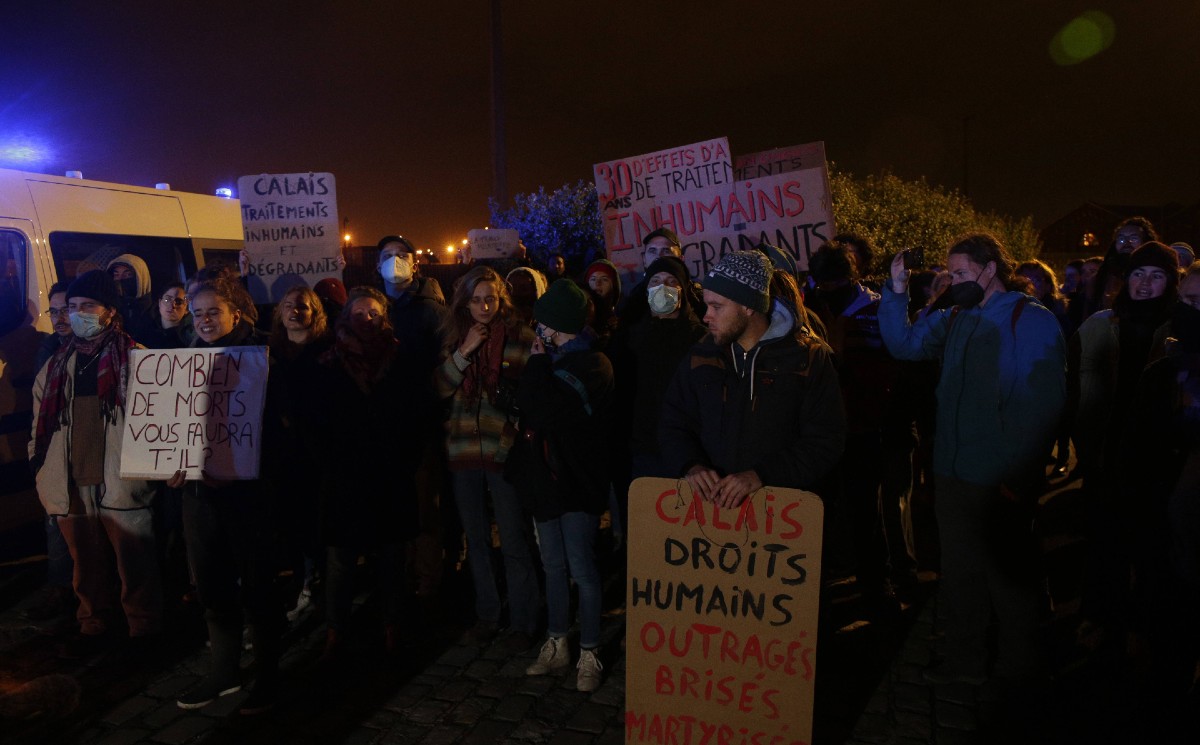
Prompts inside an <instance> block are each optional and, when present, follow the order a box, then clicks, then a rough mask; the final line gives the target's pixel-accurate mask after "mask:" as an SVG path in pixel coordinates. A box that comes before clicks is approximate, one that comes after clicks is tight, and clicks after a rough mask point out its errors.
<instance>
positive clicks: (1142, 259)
mask: <svg viewBox="0 0 1200 745" xmlns="http://www.w3.org/2000/svg"><path fill="white" fill-rule="evenodd" d="M1142 266H1153V267H1157V268H1159V269H1162V270H1163V271H1165V272H1166V273H1167V276H1168V278H1170V277H1171V276H1174V277H1176V278H1178V276H1179V254H1177V253H1175V249H1173V248H1171V247H1170V246H1164V245H1163V244H1161V243H1159V242H1158V241H1149V242H1147V243H1143V244H1142V245H1140V246H1138V247H1137V250H1136V251H1134V252H1133V253H1131V254H1129V259H1128V263H1126V264H1125V278H1126V279H1128V278H1129V275H1130V273H1131V272H1133V270H1134V269H1137V268H1138V267H1142ZM1170 284H1172V285H1173V284H1175V283H1170Z"/></svg>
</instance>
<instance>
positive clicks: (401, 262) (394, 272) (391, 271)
mask: <svg viewBox="0 0 1200 745" xmlns="http://www.w3.org/2000/svg"><path fill="white" fill-rule="evenodd" d="M379 273H380V274H382V275H383V279H384V281H385V282H391V283H392V284H394V285H401V284H404V283H405V282H407V281H409V280H410V279H412V275H413V266H412V262H411V261H409V259H408V257H407V256H393V257H392V258H391V260H390V261H385V262H383V263H382V264H380V265H379Z"/></svg>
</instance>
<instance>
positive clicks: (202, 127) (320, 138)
mask: <svg viewBox="0 0 1200 745" xmlns="http://www.w3.org/2000/svg"><path fill="white" fill-rule="evenodd" d="M1088 10H1098V11H1103V12H1104V13H1106V14H1107V15H1108V16H1109V17H1110V18H1111V19H1112V21H1113V26H1114V28H1115V33H1114V34H1113V36H1112V39H1111V45H1110V46H1109V47H1108V48H1107V49H1105V50H1103V51H1101V52H1099V54H1096V55H1095V56H1094V57H1091V58H1090V59H1087V60H1086V61H1083V62H1081V63H1079V64H1074V65H1069V66H1063V65H1060V64H1056V62H1055V61H1054V60H1053V59H1052V57H1051V53H1050V44H1051V40H1052V39H1053V38H1054V37H1055V35H1056V34H1057V33H1058V32H1059V31H1060V30H1061V29H1062V28H1063V27H1064V26H1065V25H1066V24H1067V23H1069V22H1070V21H1071V20H1072V19H1073V18H1075V17H1076V16H1077V15H1079V14H1080V13H1082V12H1084V11H1088ZM489 23H490V21H489V4H488V3H487V2H486V1H484V0H466V1H464V2H447V3H428V2H366V1H365V0H341V1H340V2H336V3H335V2H304V1H302V0H301V1H295V2H253V3H204V4H196V3H187V2H170V3H163V2H153V3H151V2H141V1H140V0H139V1H138V2H121V0H115V2H113V3H84V2H78V3H60V2H53V1H52V0H50V1H47V2H43V3H28V4H25V5H24V6H22V7H21V9H20V14H19V15H12V14H10V15H9V17H8V22H7V23H6V24H5V25H6V33H5V39H4V43H3V45H0V166H3V167H9V168H21V169H24V170H31V171H40V172H46V173H56V174H60V175H61V174H62V173H63V172H64V171H67V170H81V171H83V174H84V176H85V177H87V178H94V179H99V180H104V181H118V182H127V183H136V184H145V185H153V184H154V183H155V182H158V181H167V182H169V183H170V184H171V185H172V187H173V188H176V189H182V190H187V191H199V192H205V193H212V192H213V191H214V190H215V189H216V188H217V187H220V186H235V185H236V180H237V177H238V176H239V175H244V174H251V173H260V172H271V173H282V172H294V171H310V170H314V171H331V172H333V173H334V174H335V176H336V177H337V183H338V196H339V205H340V210H341V213H342V216H343V217H348V218H349V220H350V222H349V230H350V232H351V233H353V235H354V241H355V243H358V244H364V243H374V242H375V241H376V240H377V239H378V237H379V236H380V235H382V234H384V233H391V232H400V233H403V234H405V235H407V236H409V237H410V238H412V239H414V240H415V241H416V242H417V243H418V245H421V246H425V247H442V246H444V245H445V244H447V243H449V242H457V240H458V239H461V238H462V237H463V236H464V235H465V233H466V231H467V230H468V229H470V228H472V227H482V226H483V225H484V224H485V223H486V220H487V207H486V200H487V196H488V193H489V191H490V189H491V155H490V127H489V113H488V112H489V109H488V106H489V56H490V51H489V41H488V40H489ZM504 29H505V34H504V44H505V65H506V95H507V99H508V102H507V103H508V105H507V111H508V123H507V126H508V164H509V165H508V168H509V191H510V193H516V192H525V191H530V190H535V189H536V188H537V187H538V186H539V185H543V186H546V187H547V188H548V189H552V188H555V187H557V186H559V185H561V184H563V183H566V182H574V181H576V180H579V179H590V178H591V173H592V171H591V167H592V164H593V163H596V162H599V161H602V160H610V159H613V158H618V157H622V156H630V155H637V154H640V153H645V152H651V151H655V150H660V149H665V148H669V147H673V146H676V145H682V144H686V143H690V142H696V141H699V140H704V139H708V138H711V137H719V136H722V135H724V136H728V137H729V138H730V142H731V145H732V147H733V150H734V153H735V154H736V153H746V152H753V151H756V150H764V149H767V148H771V147H777V146H784V145H793V144H799V143H803V142H811V141H814V140H824V141H825V143H826V152H827V154H828V157H829V158H830V160H832V161H833V162H835V163H836V164H837V166H838V167H839V168H841V169H843V170H849V171H851V172H853V173H856V174H858V175H866V174H868V173H871V172H876V171H879V170H880V169H884V168H889V169H891V170H892V171H894V172H896V173H898V174H899V175H901V176H904V177H919V176H922V175H923V176H925V177H926V178H928V180H929V181H931V182H932V183H937V184H943V185H946V186H951V187H960V188H961V187H962V186H963V179H964V162H965V163H966V164H967V174H968V182H967V187H968V193H969V195H970V196H971V197H972V199H973V200H974V201H975V203H976V205H977V206H979V207H981V208H983V209H989V210H996V211H1000V212H1004V213H1007V214H1011V215H1025V214H1030V215H1032V216H1033V217H1034V220H1035V223H1036V224H1037V225H1038V226H1041V225H1044V224H1045V223H1047V222H1049V221H1051V220H1053V219H1054V218H1056V217H1058V216H1059V215H1061V214H1062V213H1064V212H1066V211H1068V210H1070V209H1071V208H1073V207H1075V206H1077V205H1078V204H1080V203H1082V202H1084V201H1087V200H1094V201H1098V202H1101V203H1118V204H1159V203H1166V202H1177V203H1181V204H1191V203H1194V202H1195V201H1197V200H1198V199H1200V188H1198V187H1197V177H1198V176H1200V145H1198V144H1197V136H1196V132H1197V131H1198V129H1200V127H1198V126H1197V123H1198V122H1200V104H1198V94H1200V85H1198V83H1200V52H1198V51H1197V47H1198V45H1200V42H1198V40H1197V35H1196V32H1197V31H1198V30H1200V3H1195V2H1183V1H1181V0H1176V1H1173V2H1109V3H1105V4H1087V3H1076V2H1043V1H1042V0H1018V1H1014V2H1002V3H997V2H937V3H934V2H907V3H901V2H895V1H894V0H892V1H890V2H887V1H882V0H880V1H875V2H856V1H854V0H845V1H842V2H824V3H817V2H803V1H800V0H782V1H764V2H746V3H708V2H688V3H678V2H660V3H653V2H644V1H643V2H609V3H577V2H563V0H553V1H550V0H521V1H520V2H516V1H515V0H509V2H507V3H505V15H504ZM964 128H965V134H966V137H965V141H966V151H965V155H966V157H965V158H964Z"/></svg>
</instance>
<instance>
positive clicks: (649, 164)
mask: <svg viewBox="0 0 1200 745" xmlns="http://www.w3.org/2000/svg"><path fill="white" fill-rule="evenodd" d="M693 164H697V165H693ZM593 173H594V176H595V179H596V190H597V194H598V196H599V200H600V211H601V216H602V217H603V219H604V240H605V246H606V247H607V249H608V258H609V260H610V261H612V262H613V263H614V264H616V265H617V268H618V269H619V270H621V271H622V273H623V278H624V276H629V277H630V279H634V278H636V277H638V276H640V273H641V271H642V266H641V258H642V245H641V241H642V238H643V237H644V236H645V235H646V234H647V233H649V232H651V231H652V230H655V229H656V228H659V227H667V228H670V229H671V230H673V231H675V233H676V235H678V236H679V240H680V243H681V248H682V250H683V260H684V263H685V264H687V266H688V271H689V272H690V273H691V275H692V277H693V278H697V279H698V278H700V277H703V276H704V274H705V273H707V272H708V270H709V269H711V268H712V267H713V266H714V265H715V264H716V263H717V262H719V261H720V260H721V257H723V256H724V255H725V254H727V253H730V252H732V251H744V250H748V249H752V248H754V247H755V246H757V245H758V244H759V243H764V242H765V243H770V244H772V245H775V246H778V247H779V248H781V249H783V250H784V251H786V252H788V253H790V254H791V255H792V256H793V257H794V258H795V259H796V263H797V265H798V267H799V268H800V269H807V267H808V256H809V255H810V254H811V253H812V252H813V251H815V250H816V249H817V248H818V247H819V246H820V245H821V244H822V243H823V242H825V241H826V240H828V239H829V238H831V237H833V235H834V232H833V203H832V200H831V199H830V196H829V179H828V175H827V173H826V166H825V145H824V143H820V142H816V143H811V144H807V145H796V146H793V147H789V148H780V149H778V150H771V151H767V152H763V153H753V154H751V155H748V156H744V157H741V158H738V159H736V160H732V161H731V156H730V152H729V144H728V140H726V139H725V138H720V139H717V140H710V141H709V142H707V143H697V144H694V145H685V146H683V147H681V148H675V149H673V150H664V151H660V152H658V153H651V154H649V155H639V156H637V157H635V158H624V159H621V160H616V161H610V162H608V163H599V164H597V165H595V166H594V167H593ZM632 284H633V282H630V283H629V286H632Z"/></svg>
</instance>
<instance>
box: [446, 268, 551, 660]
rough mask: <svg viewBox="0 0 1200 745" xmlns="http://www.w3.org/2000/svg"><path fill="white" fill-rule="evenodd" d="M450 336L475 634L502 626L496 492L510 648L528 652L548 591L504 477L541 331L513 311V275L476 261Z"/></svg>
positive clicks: (450, 385)
mask: <svg viewBox="0 0 1200 745" xmlns="http://www.w3.org/2000/svg"><path fill="white" fill-rule="evenodd" d="M443 334H444V338H445V340H446V342H445V347H444V348H443V353H442V363H441V365H439V366H438V368H437V369H436V370H435V371H434V384H435V386H436V388H437V392H438V395H439V396H441V397H442V398H448V399H450V400H451V403H450V415H449V419H448V420H447V422H446V449H447V456H448V460H449V468H450V472H451V476H452V479H453V485H454V500H455V503H456V504H457V506H458V512H459V517H460V518H461V520H462V524H463V530H464V531H465V532H466V535H467V551H468V552H469V553H468V560H469V563H470V565H471V576H472V579H473V581H474V584H475V615H476V619H477V620H476V623H475V626H474V627H473V628H472V629H471V630H470V631H469V632H468V633H467V640H468V641H470V642H474V643H483V642H488V641H490V640H491V639H492V638H493V637H494V636H495V635H496V632H497V629H498V628H499V625H500V607H501V602H500V594H499V592H498V591H497V589H496V579H495V576H494V575H493V570H492V541H491V535H492V533H491V517H490V516H489V514H488V499H487V497H488V494H489V493H490V494H491V503H492V512H493V513H494V514H495V519H496V523H497V525H498V526H499V528H500V544H501V553H502V554H503V557H504V573H505V577H506V579H507V583H506V584H507V587H508V608H509V626H510V628H511V633H510V634H509V637H508V642H509V643H508V646H509V647H510V648H511V649H512V650H513V651H523V650H525V649H528V648H529V646H530V645H531V644H532V643H533V632H534V630H535V629H536V628H537V610H538V605H539V597H540V596H539V591H538V582H537V575H536V573H535V570H534V564H533V552H532V550H531V547H530V545H531V540H532V531H531V529H530V528H531V524H530V521H529V519H528V517H527V516H526V515H525V513H524V512H523V511H522V509H521V504H520V501H519V500H518V499H517V495H516V492H515V491H514V490H513V487H512V486H511V485H510V484H509V483H508V482H507V481H505V480H504V464H505V461H506V459H507V458H508V451H509V449H510V448H511V447H512V444H513V441H514V439H515V437H516V434H517V412H516V411H515V407H514V403H515V394H516V388H517V381H518V380H519V379H520V376H521V371H522V370H524V368H525V362H526V360H527V359H528V358H529V352H530V349H531V347H532V346H533V341H534V334H533V331H532V330H531V329H530V328H529V327H528V326H527V325H525V324H523V323H521V322H520V321H519V320H518V319H517V317H516V315H515V314H514V313H513V306H512V301H511V300H510V299H509V295H508V289H507V285H506V283H505V281H504V280H503V279H502V278H501V277H500V275H499V274H497V273H496V272H495V270H493V269H492V268H491V267H487V266H477V267H475V268H474V269H472V270H471V271H469V272H467V273H466V274H465V275H464V276H463V278H462V279H461V280H459V282H458V284H457V285H456V286H455V289H454V297H453V298H452V299H451V301H450V312H449V313H448V314H447V316H446V322H445V325H444V326H443Z"/></svg>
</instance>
